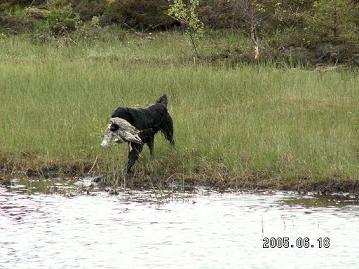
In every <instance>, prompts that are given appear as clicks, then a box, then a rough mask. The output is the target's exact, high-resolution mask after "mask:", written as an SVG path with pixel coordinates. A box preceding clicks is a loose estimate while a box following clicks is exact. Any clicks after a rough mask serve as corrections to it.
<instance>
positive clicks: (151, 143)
mask: <svg viewBox="0 0 359 269" xmlns="http://www.w3.org/2000/svg"><path fill="white" fill-rule="evenodd" d="M147 146H148V148H149V149H150V155H151V158H153V151H154V147H155V138H154V136H152V137H151V138H150V139H149V140H148V142H147Z"/></svg>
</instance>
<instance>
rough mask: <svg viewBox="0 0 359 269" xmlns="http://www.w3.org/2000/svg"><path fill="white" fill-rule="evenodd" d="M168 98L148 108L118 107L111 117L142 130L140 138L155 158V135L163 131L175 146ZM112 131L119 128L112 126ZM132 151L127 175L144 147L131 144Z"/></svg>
mask: <svg viewBox="0 0 359 269" xmlns="http://www.w3.org/2000/svg"><path fill="white" fill-rule="evenodd" d="M167 104H168V98H167V95H163V96H161V97H160V98H159V99H158V100H157V101H156V103H155V104H153V105H151V106H149V107H147V108H128V107H118V108H117V109H116V110H115V111H114V112H113V113H112V115H111V117H112V118H116V117H118V118H122V119H125V120H127V121H128V122H129V123H131V124H132V125H133V126H135V127H136V128H137V129H138V130H141V132H140V133H139V136H140V138H141V140H142V142H143V143H144V144H147V146H148V147H149V149H150V154H151V156H153V150H154V137H155V134H156V133H157V132H159V131H161V132H162V133H163V134H164V136H165V138H166V139H167V140H168V141H169V142H170V143H171V145H172V146H174V144H175V141H174V138H173V133H174V130H173V121H172V117H171V115H170V114H169V113H168V110H167ZM112 125H113V126H111V130H117V129H118V126H116V124H112ZM130 149H131V150H130V151H129V153H128V163H127V168H126V170H127V173H129V172H131V168H132V166H133V165H134V164H135V162H136V161H137V159H138V157H139V154H140V152H141V151H142V149H143V145H141V144H136V143H131V147H130Z"/></svg>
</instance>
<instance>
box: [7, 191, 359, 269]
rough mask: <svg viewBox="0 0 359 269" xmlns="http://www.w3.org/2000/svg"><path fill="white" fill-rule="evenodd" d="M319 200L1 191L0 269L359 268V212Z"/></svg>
mask: <svg viewBox="0 0 359 269" xmlns="http://www.w3.org/2000/svg"><path fill="white" fill-rule="evenodd" d="M308 201H309V202H308ZM316 201H317V199H315V198H313V197H310V196H306V197H302V196H298V195H296V194H294V193H285V192H275V193H273V192H256V193H250V192H225V193H218V192H215V191H210V190H206V189H197V190H194V191H191V192H171V191H159V190H153V191H134V190H120V191H119V194H118V195H109V194H108V193H107V192H93V193H92V192H91V193H90V195H88V194H87V195H85V194H78V195H75V196H65V195H60V194H41V193H35V194H34V193H33V194H29V193H27V192H24V191H21V190H19V189H16V188H15V189H14V188H13V189H11V188H9V187H4V186H0V268H11V269H15V268H19V269H20V268H21V269H24V268H27V269H29V268H36V269H39V268H46V269H50V268H236V269H237V268H358V258H359V225H358V224H359V207H358V206H356V205H350V204H342V203H341V202H338V201H336V200H330V201H329V200H327V201H329V202H328V203H326V202H325V203H323V202H321V203H317V202H316ZM266 237H267V238H268V246H269V248H263V244H264V241H265V240H266V239H265V238H266ZM272 237H273V238H272ZM285 238H288V239H285ZM298 238H299V239H298ZM306 238H307V239H306ZM308 240H309V241H308ZM286 241H288V243H289V244H288V245H287V246H283V245H285V242H286ZM307 243H308V244H307ZM280 246H282V247H280Z"/></svg>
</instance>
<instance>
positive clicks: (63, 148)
mask: <svg viewBox="0 0 359 269" xmlns="http://www.w3.org/2000/svg"><path fill="white" fill-rule="evenodd" d="M237 42H239V41H238V40H236V39H235V37H231V36H227V37H226V38H224V37H222V38H221V39H220V41H216V40H214V41H213V42H206V41H203V44H205V43H206V44H210V45H207V46H205V45H202V53H203V54H204V55H211V52H212V51H214V50H215V49H219V48H221V46H222V45H221V44H225V45H226V46H231V45H233V44H234V43H237ZM223 46H224V45H223ZM163 93H167V95H168V96H169V98H170V103H169V110H170V112H171V114H172V115H173V118H174V124H175V139H176V150H173V149H172V148H171V147H170V146H169V145H168V144H167V143H166V141H165V140H164V139H163V138H162V137H161V136H158V137H157V140H156V144H155V158H154V159H153V160H151V159H150V157H149V152H148V150H147V149H145V150H144V151H143V154H142V157H141V159H140V162H139V163H137V164H136V165H135V167H134V170H135V177H136V178H137V180H138V181H139V182H141V181H142V180H143V181H148V180H149V179H153V180H159V181H162V182H169V181H172V180H180V181H186V182H199V183H209V184H214V185H216V186H223V187H228V186H231V187H236V186H241V187H251V188H254V187H272V188H286V189H288V188H289V189H301V188H304V189H311V188H312V189H320V188H324V189H325V188H329V189H336V190H350V189H351V188H358V189H359V184H357V183H358V179H359V120H358V119H359V76H358V73H357V72H356V71H354V70H342V71H328V72H324V71H315V70H307V69H304V68H286V67H281V68H278V67H275V66H274V65H272V64H261V65H244V64H243V65H237V66H232V65H231V66H229V65H226V64H220V63H217V64H216V65H213V64H212V65H211V64H208V63H206V62H201V61H199V62H198V63H197V64H193V63H192V58H191V49H190V47H189V45H188V44H187V43H186V41H185V37H183V36H181V35H180V34H176V33H167V34H153V35H146V36H141V37H137V36H133V35H129V34H126V36H125V37H121V38H119V39H113V40H112V41H102V40H101V39H99V40H97V41H92V42H80V43H71V41H63V42H60V41H57V42H50V43H49V44H37V43H33V42H31V41H30V39H29V38H27V37H25V36H18V37H3V38H2V39H0V167H1V168H2V176H1V177H3V178H7V177H11V176H15V175H26V176H34V175H35V176H38V175H40V176H51V174H52V173H53V175H56V176H59V175H60V176H61V175H64V176H65V175H66V176H68V175H71V176H81V175H85V174H87V173H90V174H103V173H107V174H112V175H114V176H115V177H116V175H120V174H121V172H120V171H121V169H122V168H123V167H124V165H125V163H126V160H127V147H126V146H124V145H123V146H112V147H111V148H110V149H103V148H101V147H100V143H101V136H102V133H103V130H104V128H105V126H106V125H107V122H108V120H109V116H110V114H111V112H112V111H113V110H114V109H115V108H116V107H118V106H131V107H142V106H145V105H148V104H149V103H151V102H153V101H154V100H155V99H157V98H158V97H159V96H160V95H161V94H163ZM11 174H12V175H11Z"/></svg>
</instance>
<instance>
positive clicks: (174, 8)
mask: <svg viewBox="0 0 359 269" xmlns="http://www.w3.org/2000/svg"><path fill="white" fill-rule="evenodd" d="M198 6H199V0H189V3H188V4H185V3H184V2H183V0H174V1H173V3H172V4H171V5H170V7H169V10H168V15H170V16H171V17H173V18H175V19H176V20H178V21H179V22H180V23H181V24H182V25H183V26H184V27H185V31H186V33H187V35H188V36H189V39H190V42H191V45H192V49H193V56H194V62H195V61H196V58H198V46H197V39H198V38H200V37H201V36H203V32H204V24H203V22H202V21H201V20H200V19H199V18H198V15H197V7H198Z"/></svg>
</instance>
